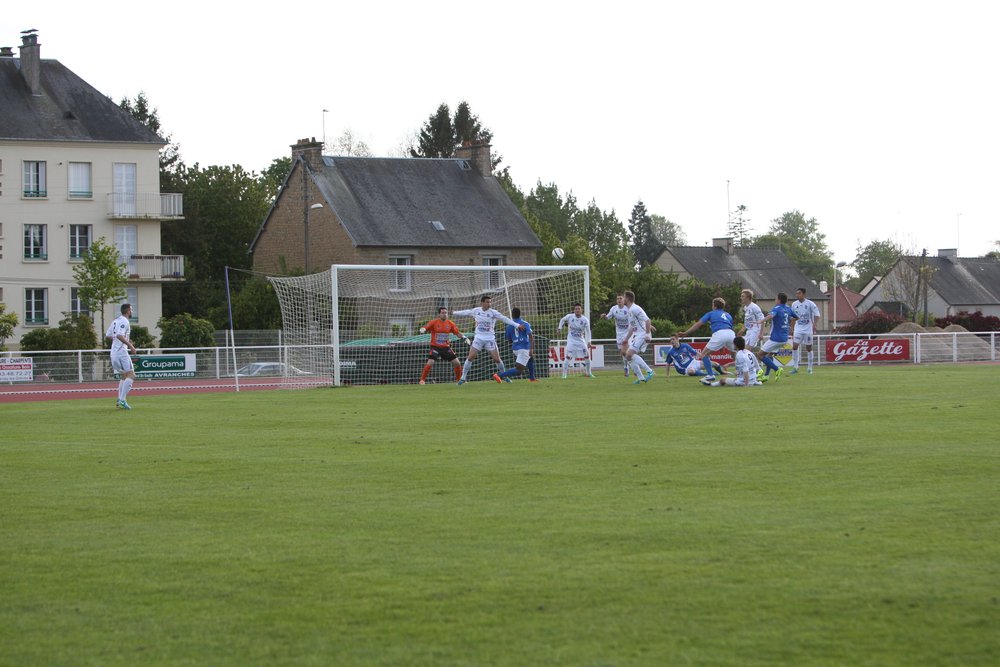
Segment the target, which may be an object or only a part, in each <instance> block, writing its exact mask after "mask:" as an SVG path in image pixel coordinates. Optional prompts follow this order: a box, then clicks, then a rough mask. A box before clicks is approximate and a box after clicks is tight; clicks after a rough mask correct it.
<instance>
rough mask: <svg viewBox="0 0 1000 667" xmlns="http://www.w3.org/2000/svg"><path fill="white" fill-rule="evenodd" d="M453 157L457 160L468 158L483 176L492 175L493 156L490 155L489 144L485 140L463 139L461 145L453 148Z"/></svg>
mask: <svg viewBox="0 0 1000 667" xmlns="http://www.w3.org/2000/svg"><path fill="white" fill-rule="evenodd" d="M455 157H456V158H458V159H459V160H468V161H469V162H471V163H472V168H473V169H475V170H476V171H478V172H479V173H480V175H482V176H483V177H484V178H485V177H486V176H492V175H493V158H492V156H491V155H490V144H489V143H488V142H485V141H463V142H462V145H461V146H459V147H458V148H457V149H455Z"/></svg>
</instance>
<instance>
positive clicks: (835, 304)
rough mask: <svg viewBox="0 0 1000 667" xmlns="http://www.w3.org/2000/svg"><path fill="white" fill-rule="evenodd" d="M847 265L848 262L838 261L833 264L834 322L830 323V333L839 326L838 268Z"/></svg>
mask: <svg viewBox="0 0 1000 667" xmlns="http://www.w3.org/2000/svg"><path fill="white" fill-rule="evenodd" d="M845 266H847V262H837V263H836V264H835V265H834V266H833V322H832V323H831V325H830V333H833V332H834V330H835V329H836V328H837V269H840V268H843V267H845Z"/></svg>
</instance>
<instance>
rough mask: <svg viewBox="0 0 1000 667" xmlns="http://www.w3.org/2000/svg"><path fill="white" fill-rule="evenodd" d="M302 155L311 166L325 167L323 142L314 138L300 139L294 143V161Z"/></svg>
mask: <svg viewBox="0 0 1000 667" xmlns="http://www.w3.org/2000/svg"><path fill="white" fill-rule="evenodd" d="M299 157H301V158H302V159H303V160H305V162H306V164H308V165H309V166H310V167H311V168H313V169H316V170H319V169H322V168H323V142H322V141H316V137H313V138H312V139H299V140H298V142H297V143H295V144H292V162H295V160H296V159H297V158H299Z"/></svg>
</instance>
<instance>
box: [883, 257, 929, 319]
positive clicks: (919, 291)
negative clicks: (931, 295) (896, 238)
mask: <svg viewBox="0 0 1000 667" xmlns="http://www.w3.org/2000/svg"><path fill="white" fill-rule="evenodd" d="M926 252H927V251H926V250H925V251H924V253H925V256H926ZM933 277H934V267H932V266H929V265H927V264H926V262H925V261H924V260H923V258H921V257H901V258H900V259H899V261H898V262H897V263H896V266H895V267H893V269H892V270H891V271H889V272H888V273H887V274H886V276H885V277H884V278H883V279H882V282H881V287H882V295H883V297H885V300H886V301H898V302H899V303H901V304H903V305H905V306H906V307H907V308H908V309H909V312H910V319H911V320H912V321H914V322H916V321H917V314H918V312H920V311H922V310H923V302H924V297H925V296H926V294H925V293H926V290H927V288H928V286H929V285H930V281H931V279H932V278H933ZM924 315H925V319H926V313H925V314H924Z"/></svg>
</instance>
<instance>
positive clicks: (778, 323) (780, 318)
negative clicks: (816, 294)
mask: <svg viewBox="0 0 1000 667" xmlns="http://www.w3.org/2000/svg"><path fill="white" fill-rule="evenodd" d="M794 319H795V313H794V312H793V311H792V309H791V308H789V307H788V295H787V294H785V293H784V292H778V298H777V300H776V301H775V302H774V308H772V309H771V312H769V313H768V314H767V315H766V316H765V317H764V321H765V322H768V321H769V322H771V333H770V335H769V336H768V338H767V340H766V341H764V344H763V345H762V346H761V348H760V351H761V355H762V356H761V360H760V361H761V363H762V364H764V366H765V367H766V368H767V370H766V371H764V376H763V377H762V378H760V379H761V380H763V381H764V382H767V378H768V376H769V375H770V374H771V371H774V379H775V380H780V379H781V373H782V366H781V364H779V363H778V360H777V359H775V358H774V354H775V353H776V352H778V351H779V350H780V349H781V348H783V347H785V343H787V342H788V327H789V326H791V323H792V321H793V320H794Z"/></svg>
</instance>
